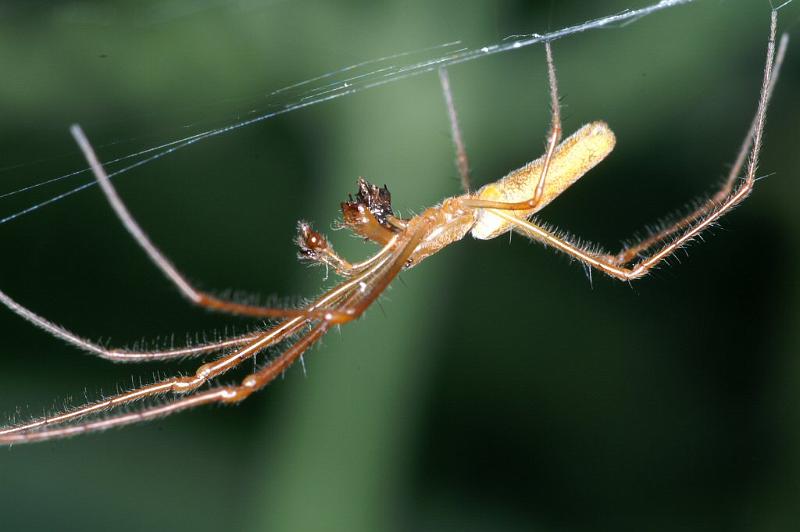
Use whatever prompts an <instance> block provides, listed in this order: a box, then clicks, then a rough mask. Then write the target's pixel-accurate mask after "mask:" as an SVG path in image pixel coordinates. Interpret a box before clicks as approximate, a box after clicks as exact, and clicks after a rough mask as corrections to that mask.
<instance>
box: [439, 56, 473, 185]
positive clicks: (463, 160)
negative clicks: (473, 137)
mask: <svg viewBox="0 0 800 532" xmlns="http://www.w3.org/2000/svg"><path fill="white" fill-rule="evenodd" d="M439 82H440V83H441V85H442V94H443V95H444V103H445V106H446V107H447V118H448V120H449V121H450V135H451V137H452V139H453V145H454V147H455V150H456V168H458V175H459V176H460V177H461V188H462V190H463V191H464V192H467V193H468V192H469V189H470V175H469V159H467V149H466V147H465V146H464V136H463V135H462V134H461V127H459V125H458V114H457V113H456V105H455V103H454V102H453V91H452V90H451V89H450V76H449V75H448V73H447V68H446V67H440V68H439Z"/></svg>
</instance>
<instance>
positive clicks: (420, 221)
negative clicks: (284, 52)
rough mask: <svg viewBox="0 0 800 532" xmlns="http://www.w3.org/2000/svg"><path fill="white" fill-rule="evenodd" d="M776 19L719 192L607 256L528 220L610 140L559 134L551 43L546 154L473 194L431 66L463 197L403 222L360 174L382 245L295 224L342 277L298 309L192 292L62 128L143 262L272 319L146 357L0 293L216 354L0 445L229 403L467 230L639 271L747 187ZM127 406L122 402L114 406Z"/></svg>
mask: <svg viewBox="0 0 800 532" xmlns="http://www.w3.org/2000/svg"><path fill="white" fill-rule="evenodd" d="M776 26H777V10H773V12H772V18H771V25H770V33H769V40H768V45H767V56H766V64H765V67H764V77H763V81H762V85H761V91H760V97H759V100H758V106H757V110H756V114H755V117H754V119H753V122H752V125H751V127H750V130H749V131H748V133H747V135H746V136H745V139H744V141H743V144H742V146H741V148H740V150H739V154H738V156H737V158H736V161H735V163H734V165H733V167H732V169H731V171H730V173H729V175H728V177H727V179H726V181H725V182H724V184H723V185H722V187H721V188H720V189H719V190H718V191H717V192H716V193H715V194H714V195H713V196H712V197H710V198H709V199H707V200H706V201H704V202H702V203H701V204H700V205H699V206H698V207H697V208H696V209H694V210H693V211H692V212H691V213H690V214H688V215H686V216H684V217H683V218H681V219H680V220H678V221H676V222H674V223H672V224H670V225H668V226H665V227H663V228H661V229H660V230H657V231H656V232H654V233H653V234H651V235H650V236H647V237H646V238H644V239H642V240H640V241H639V242H636V243H634V244H631V245H628V246H626V247H624V248H623V249H622V250H621V251H619V252H618V253H616V254H609V253H606V252H604V251H601V250H600V248H599V247H597V246H593V245H580V244H577V243H576V240H575V239H573V238H572V237H570V236H568V235H567V234H565V233H563V232H560V231H554V230H552V229H549V228H547V227H544V226H542V225H540V224H537V223H534V222H532V221H530V220H529V219H530V217H531V216H532V215H533V214H534V213H536V212H538V211H539V210H541V209H542V208H544V207H545V206H546V205H547V204H548V203H550V202H551V201H552V200H553V199H555V198H556V197H557V196H558V195H559V194H561V193H562V192H563V191H564V190H566V189H567V188H568V187H569V186H570V185H572V184H573V183H574V182H575V181H577V180H578V179H579V178H580V177H582V176H583V175H584V174H585V173H586V172H588V171H589V170H590V169H592V168H593V167H594V166H595V165H597V164H598V163H599V162H600V161H602V160H603V159H604V158H605V157H606V156H607V155H608V154H609V153H610V152H611V151H612V149H613V148H614V144H615V142H616V139H615V137H614V134H613V133H612V131H611V130H610V129H609V127H608V126H607V125H606V124H605V123H604V122H591V123H589V124H586V125H584V126H583V127H581V128H580V129H579V130H578V131H577V132H576V133H574V134H573V135H572V136H570V137H568V138H567V139H566V140H564V141H563V142H562V141H561V119H560V113H559V100H558V87H557V81H556V74H555V67H554V63H553V56H552V51H551V47H550V43H549V42H546V43H545V53H546V58H547V70H548V79H549V84H550V98H551V102H550V104H551V113H552V114H551V124H550V130H549V133H548V136H547V143H546V151H545V154H544V155H543V156H542V157H541V158H539V159H537V160H535V161H533V162H531V163H529V164H527V165H526V166H524V167H522V168H520V169H518V170H514V171H513V172H511V173H510V174H508V175H506V176H505V177H503V178H502V179H500V180H499V181H497V182H495V183H491V184H489V185H486V186H484V187H482V188H480V189H479V190H477V191H476V192H470V191H469V184H470V178H469V171H468V162H467V156H466V152H465V149H464V144H463V142H462V140H461V134H460V130H459V127H458V121H457V118H456V112H455V107H454V104H453V100H452V96H451V91H450V84H449V80H448V76H447V72H446V70H444V69H441V70H440V71H439V74H440V80H441V84H442V89H443V92H444V96H445V103H446V107H447V111H448V115H449V120H450V125H451V129H452V134H453V141H454V144H455V148H456V155H457V159H456V160H457V166H458V170H459V173H460V175H461V180H462V186H463V187H464V189H465V193H464V194H463V195H461V196H457V197H453V198H448V199H446V200H444V201H443V202H442V203H441V204H439V205H436V206H434V207H431V208H429V209H427V210H425V211H424V212H422V213H421V214H419V215H417V216H414V217H413V218H410V219H403V218H400V217H398V216H396V215H395V213H394V212H393V210H392V206H391V197H390V194H389V191H388V189H387V188H386V187H383V188H379V187H376V186H373V185H371V184H369V183H368V182H367V181H365V180H364V179H359V180H358V191H357V194H356V197H355V198H352V197H351V198H350V200H349V201H346V202H343V203H342V204H341V207H342V214H343V219H344V225H345V226H346V227H348V228H349V229H351V230H352V231H353V232H354V233H355V234H357V235H359V236H360V237H363V238H364V239H366V240H371V241H373V242H375V243H377V244H378V245H380V246H381V249H380V250H379V251H378V252H377V253H376V254H375V255H373V256H372V257H371V258H369V259H367V260H365V261H363V262H359V263H350V262H348V261H346V260H345V259H343V258H342V257H340V256H339V255H338V254H337V253H336V252H335V251H334V250H333V248H332V247H331V245H330V243H329V242H328V240H327V239H326V238H325V237H324V236H323V235H322V234H320V233H318V232H316V231H314V230H313V229H312V228H311V227H310V226H309V225H308V224H307V223H304V222H300V224H299V225H298V235H297V239H296V242H297V244H298V246H299V248H300V254H299V256H300V258H301V259H302V260H306V261H311V262H314V263H318V264H323V265H325V266H327V267H330V268H333V269H334V270H335V271H336V273H337V274H338V275H339V276H341V277H342V278H343V281H342V282H341V283H340V284H338V285H336V286H335V287H333V288H332V289H330V290H328V291H327V292H325V293H323V294H322V295H321V296H319V297H318V298H317V299H316V300H314V301H313V302H311V303H310V304H308V305H306V306H304V307H302V308H296V309H283V308H270V307H261V306H253V305H248V304H242V303H237V302H233V301H228V300H224V299H220V298H217V297H214V296H212V295H209V294H206V293H204V292H201V291H199V290H197V289H196V288H194V287H193V286H192V285H191V284H190V283H189V282H188V281H187V280H186V277H184V275H183V274H182V273H180V272H179V271H178V270H177V269H176V268H175V266H173V265H172V263H171V262H170V261H169V260H168V259H167V258H166V257H165V256H164V255H163V254H162V253H161V251H160V250H159V249H158V248H157V247H156V246H155V245H154V244H153V243H152V242H151V241H150V239H149V238H148V237H147V235H146V234H145V233H144V232H143V231H142V229H141V228H140V227H139V225H138V223H137V222H136V221H135V220H134V218H133V216H132V215H131V214H130V213H129V212H128V210H127V208H126V207H125V205H124V204H123V202H122V200H121V199H120V198H119V196H118V195H117V193H116V191H115V189H114V187H113V185H112V184H111V182H110V181H109V179H108V177H107V175H106V173H105V171H104V170H103V168H102V166H101V164H100V163H99V161H98V159H97V157H96V155H95V153H94V151H93V149H92V147H91V145H90V144H89V141H88V140H87V139H86V137H85V136H84V134H83V131H82V130H81V129H80V128H79V127H78V126H73V127H72V130H71V131H72V134H73V136H74V137H75V139H76V141H77V143H78V144H79V146H80V148H81V149H82V151H83V153H84V155H85V157H86V159H87V161H88V162H89V165H90V166H91V168H92V170H93V172H94V175H95V177H96V179H97V181H98V183H99V185H100V186H101V188H102V190H103V192H104V193H105V195H106V198H107V199H108V201H109V203H110V204H111V207H112V208H113V209H114V211H115V212H116V215H117V216H118V217H119V219H120V221H121V222H122V223H123V225H124V226H125V228H126V229H127V230H128V232H130V234H131V235H132V236H133V238H134V239H135V240H136V242H137V243H138V244H139V245H140V246H141V247H142V248H143V249H144V251H145V252H146V253H147V255H148V256H149V258H150V259H151V260H152V261H153V263H154V264H155V265H156V266H157V267H158V268H159V269H160V270H161V271H162V273H163V274H164V275H165V276H166V277H167V278H168V279H169V280H170V281H171V282H172V283H173V284H174V285H175V286H176V287H177V288H178V290H179V291H180V292H181V293H182V294H183V295H184V296H185V297H187V298H188V299H189V300H190V301H191V302H192V303H194V304H196V305H199V306H201V307H205V308H209V309H213V310H218V311H222V312H227V313H231V314H237V315H244V316H250V317H257V318H269V319H274V320H277V321H276V322H275V323H274V324H273V325H271V326H270V327H268V328H266V329H264V330H261V331H258V332H254V333H250V334H246V335H243V336H238V337H234V338H228V339H225V340H220V341H216V342H211V343H207V344H203V345H197V346H189V347H184V348H177V349H170V350H166V351H151V352H137V351H131V350H123V349H107V348H105V347H102V346H100V345H98V344H96V343H94V342H91V341H89V340H86V339H84V338H82V337H80V336H77V335H75V334H73V333H72V332H70V331H68V330H66V329H64V328H62V327H60V326H59V325H56V324H55V323H53V322H51V321H48V320H47V319H45V318H43V317H41V316H39V315H37V314H35V313H34V312H32V311H31V310H28V309H27V308H25V307H23V306H22V305H20V304H19V303H17V302H16V301H14V300H13V299H11V298H10V297H9V296H7V295H6V294H5V293H3V292H0V302H2V303H3V304H4V305H5V306H6V307H8V308H9V309H10V310H12V311H13V312H15V313H16V314H18V315H19V316H21V317H22V318H24V319H26V320H27V321H29V322H31V323H33V324H34V325H36V326H38V327H40V328H42V329H44V330H45V331H47V332H48V333H50V334H52V335H53V336H55V337H58V338H60V339H62V340H64V341H66V342H68V343H71V344H73V345H75V346H77V347H79V348H81V349H83V350H85V351H88V352H90V353H92V354H94V355H97V356H99V357H101V358H105V359H108V360H113V361H117V362H139V361H157V360H169V359H175V358H184V357H191V356H203V355H210V354H214V353H221V355H220V356H218V357H217V358H215V359H214V360H212V361H210V362H208V363H205V364H203V365H201V366H200V367H199V368H198V369H197V370H196V371H195V372H194V374H192V375H188V376H176V377H172V378H167V379H164V380H161V381H158V382H155V383H152V384H148V385H144V386H140V387H138V388H134V389H132V390H129V391H126V392H123V393H119V394H117V395H114V396H112V397H109V398H106V399H103V400H100V401H97V402H94V403H86V404H84V405H83V406H79V407H77V408H75V409H72V410H67V411H63V412H60V413H57V414H53V415H50V416H47V417H43V418H40V419H36V420H32V421H29V422H26V423H23V424H19V425H14V426H7V427H3V428H0V443H2V444H14V443H26V442H34V441H43V440H52V439H57V438H62V437H67V436H73V435H77V434H82V433H87V432H95V431H100V430H105V429H109V428H112V427H119V426H123V425H127V424H131V423H138V422H142V421H146V420H149V419H153V418H157V417H161V416H166V415H169V414H174V413H176V412H180V411H182V410H187V409H189V408H194V407H196V406H199V405H204V404H212V403H222V404H232V403H238V402H240V401H242V400H244V399H246V398H247V397H249V396H250V394H252V393H253V392H256V391H258V390H260V389H261V388H264V387H265V386H267V385H268V384H269V383H270V382H272V381H273V380H274V379H275V378H276V377H277V376H279V375H281V374H282V373H283V372H284V371H285V370H286V369H287V368H288V367H289V366H290V365H292V363H294V362H295V361H296V360H297V359H298V358H300V357H301V356H302V355H303V353H305V352H306V351H307V350H308V349H309V348H310V347H311V346H312V345H314V344H315V343H316V342H317V341H319V339H320V338H322V337H323V336H324V335H325V333H326V332H328V331H329V330H330V329H331V328H332V327H334V326H336V325H341V324H344V323H347V322H350V321H353V320H355V319H357V318H358V317H359V316H360V315H361V314H362V313H363V312H364V311H365V310H366V309H367V308H368V307H369V306H370V305H371V304H372V303H373V302H374V301H375V300H376V299H377V298H378V297H379V296H380V294H381V293H382V292H383V291H384V290H385V289H386V287H387V286H388V285H389V283H390V282H391V281H392V280H393V279H394V278H395V277H396V276H397V274H398V273H400V271H402V270H404V269H409V268H412V267H414V266H416V265H417V264H419V263H420V262H422V261H423V260H424V259H426V258H427V257H429V256H431V255H433V254H435V253H437V252H438V251H440V250H441V249H443V248H445V247H446V246H448V245H450V244H452V243H453V242H456V241H458V240H461V239H462V238H463V237H465V236H466V235H467V234H472V236H473V237H474V238H477V239H490V238H494V237H496V236H499V235H501V234H505V233H507V232H509V231H514V232H517V233H520V234H522V235H525V236H527V237H528V238H530V239H532V240H535V241H537V242H541V243H543V244H545V245H547V246H551V247H553V248H555V249H557V250H559V251H561V252H563V253H566V254H567V255H569V256H571V257H573V258H575V259H577V260H579V261H581V262H582V263H584V264H585V265H587V266H588V267H591V268H596V269H598V270H600V271H602V272H604V273H606V274H608V275H610V276H612V277H614V278H617V279H620V280H623V281H630V280H633V279H638V278H640V277H643V276H644V275H646V274H647V273H648V272H649V271H650V270H651V269H653V268H654V267H655V266H656V265H658V264H659V263H660V262H661V261H663V260H664V259H665V258H667V257H669V256H670V255H672V254H673V253H675V252H676V251H677V250H678V249H680V248H681V247H683V246H684V245H686V244H688V243H689V242H690V241H692V240H693V239H694V238H696V237H697V236H698V235H700V234H701V233H702V232H703V231H705V230H706V229H707V228H709V227H710V226H711V225H713V224H714V223H715V222H716V221H717V220H719V219H720V217H722V216H723V215H724V214H725V213H727V212H728V211H730V210H731V209H733V208H734V207H735V206H736V205H738V204H739V203H741V202H742V201H743V200H744V199H745V198H746V197H747V196H748V195H749V194H750V192H751V191H752V189H753V184H754V183H755V180H756V169H757V166H758V158H759V153H760V150H761V144H762V136H763V131H764V123H765V119H766V111H767V104H768V102H769V100H770V96H771V95H772V92H773V89H774V88H775V84H776V81H777V78H778V71H779V70H780V65H781V63H782V61H783V57H784V55H785V52H786V47H787V43H788V37H787V36H786V35H784V36H783V37H782V39H781V42H780V45H779V47H778V50H777V53H776V50H775V33H776ZM748 154H749V157H748ZM743 168H745V172H744V176H743V177H741V178H740V175H739V173H740V171H741V170H742V169H743ZM267 348H273V349H275V348H277V353H278V354H277V355H276V356H274V357H273V358H272V359H271V360H269V361H268V362H267V363H266V364H265V365H264V366H263V367H261V368H260V369H257V370H256V371H255V372H254V373H252V374H250V375H248V376H247V377H245V378H244V379H243V380H242V381H241V382H240V384H238V385H217V386H213V387H210V388H208V389H205V390H200V388H201V387H202V386H203V385H205V384H206V383H209V382H211V381H212V379H215V378H216V377H219V376H220V375H222V374H224V373H226V372H227V371H229V370H231V369H233V368H235V367H237V366H239V365H240V364H241V363H242V362H244V361H246V360H251V359H253V357H255V356H256V355H257V354H258V353H260V352H262V351H264V350H266V349H267ZM157 397H161V398H166V399H165V400H164V401H161V402H158V403H153V402H150V403H148V402H140V401H142V400H146V399H153V398H157ZM125 405H128V406H129V409H126V411H124V412H118V411H116V410H118V409H119V408H120V407H123V406H125ZM109 411H110V412H111V413H110V414H108V412H109Z"/></svg>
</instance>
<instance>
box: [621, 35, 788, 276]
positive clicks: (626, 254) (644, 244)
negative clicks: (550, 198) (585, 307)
mask: <svg viewBox="0 0 800 532" xmlns="http://www.w3.org/2000/svg"><path fill="white" fill-rule="evenodd" d="M788 44H789V38H788V35H785V34H784V35H783V36H782V37H781V41H780V43H779V45H778V51H777V53H776V55H775V66H774V67H773V74H772V77H771V78H770V82H769V86H768V88H767V91H766V93H765V96H766V99H767V100H769V99H770V98H771V97H772V91H773V90H775V85H776V84H777V82H778V73H779V72H780V70H781V65H783V59H784V57H785V56H786V49H787V46H788ZM758 118H759V117H758V115H756V116H755V117H754V118H753V121H752V123H751V124H750V130H749V132H748V133H747V136H746V137H745V138H744V142H742V145H741V147H740V148H739V153H738V154H737V156H736V161H735V162H734V163H733V166H732V167H731V169H730V172H729V173H728V176H727V177H726V178H725V181H724V182H723V183H722V186H721V187H720V188H719V190H717V192H716V193H714V195H713V196H712V197H710V198H708V199H707V200H706V201H704V202H702V203H701V204H700V205H699V206H698V207H697V208H696V209H694V210H693V211H692V212H691V213H689V214H687V215H686V216H684V217H682V218H681V219H680V220H678V221H676V222H673V223H672V224H670V225H669V226H667V227H664V228H663V229H661V230H660V231H657V232H654V233H653V234H651V235H649V236H648V237H646V238H644V239H642V240H641V241H639V242H637V243H635V244H631V245H629V246H626V247H625V249H623V250H622V251H620V253H619V254H618V255H617V257H616V258H617V261H618V262H619V264H627V263H629V262H631V261H632V260H634V259H635V258H637V257H639V256H641V255H642V254H643V253H644V252H645V251H647V250H648V249H650V248H652V247H653V246H655V245H656V244H658V243H659V242H663V241H664V240H665V239H667V238H669V237H670V236H672V235H674V234H675V233H677V232H678V231H681V230H684V229H686V227H688V226H689V225H691V224H692V223H693V222H694V221H696V220H697V219H698V218H700V217H701V216H703V215H704V214H707V213H708V212H710V211H712V210H714V209H715V208H716V207H718V206H719V205H720V204H721V203H722V202H723V201H724V200H725V198H727V197H728V195H730V193H731V191H732V190H733V187H734V185H735V184H736V181H737V180H738V179H739V172H741V170H742V167H743V166H744V163H745V161H746V159H747V154H748V153H749V151H748V150H749V149H750V145H751V143H752V142H753V137H754V136H755V132H756V128H757V127H758Z"/></svg>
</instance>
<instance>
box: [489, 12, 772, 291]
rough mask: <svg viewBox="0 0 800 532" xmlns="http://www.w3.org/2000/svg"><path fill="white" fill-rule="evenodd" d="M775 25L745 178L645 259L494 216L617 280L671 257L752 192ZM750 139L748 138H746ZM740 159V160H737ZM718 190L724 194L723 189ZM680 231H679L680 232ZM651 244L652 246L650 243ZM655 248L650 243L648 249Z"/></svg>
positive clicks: (685, 221) (691, 217)
mask: <svg viewBox="0 0 800 532" xmlns="http://www.w3.org/2000/svg"><path fill="white" fill-rule="evenodd" d="M776 26H777V12H776V11H773V12H772V20H771V26H770V37H769V41H768V45H767V60H766V65H765V67H764V78H763V80H762V84H761V93H760V97H759V101H758V109H757V111H756V115H755V119H754V121H753V122H754V125H755V127H754V128H752V130H751V131H752V134H751V132H750V131H748V137H747V138H746V139H745V142H744V144H743V145H744V146H745V147H747V146H751V147H750V153H749V158H748V163H747V169H746V171H745V177H744V179H743V180H742V181H741V183H740V184H739V186H738V187H737V188H735V189H733V190H732V191H730V192H729V193H728V194H727V195H726V196H725V197H724V199H723V200H722V201H720V202H719V203H717V204H714V205H712V206H709V207H708V208H707V210H706V211H705V212H700V213H699V214H695V215H691V214H690V215H689V216H688V217H687V218H684V219H682V220H679V221H678V222H677V223H676V224H675V225H674V227H676V229H675V231H674V233H675V236H673V238H672V240H669V241H667V242H660V247H657V248H656V250H655V251H653V252H652V253H650V254H648V255H647V256H646V257H644V258H641V259H639V260H638V261H636V262H633V263H632V264H629V265H628V264H627V263H626V262H623V261H624V260H625V259H626V257H627V256H628V255H629V254H628V252H627V250H628V249H634V248H635V247H636V246H632V247H631V248H627V249H623V250H622V251H620V252H619V253H618V254H616V255H608V254H604V253H601V252H597V251H593V250H592V248H591V247H587V246H579V245H576V244H574V243H573V242H571V241H570V239H569V238H565V237H563V236H560V235H558V234H556V233H555V232H553V231H550V230H548V229H545V228H543V227H540V226H538V225H536V224H534V223H531V222H528V221H526V220H521V219H519V218H517V217H515V216H513V215H512V214H511V213H509V212H507V211H501V210H495V211H494V212H495V213H497V215H498V216H500V217H501V218H503V219H505V220H507V221H509V222H511V223H512V224H513V227H514V230H515V231H517V232H519V233H521V234H524V235H525V236H528V237H530V238H532V239H534V240H538V241H540V242H542V243H544V244H547V245H549V246H552V247H554V248H556V249H558V250H560V251H563V252H564V253H567V254H568V255H570V256H572V257H574V258H576V259H578V260H580V261H581V262H583V263H584V264H587V265H589V266H592V267H594V268H597V269H599V270H601V271H603V272H605V273H607V274H608V275H611V276H612V277H616V278H617V279H620V280H624V281H629V280H632V279H637V278H639V277H643V276H644V275H646V274H647V273H648V272H649V271H650V270H651V269H652V268H653V267H655V266H656V265H657V264H658V263H660V262H661V261H663V260H664V259H666V258H667V257H669V256H671V255H672V254H674V253H675V252H676V251H677V250H678V249H680V248H681V247H683V246H684V245H686V244H688V243H689V242H691V241H692V240H693V239H695V238H696V237H697V236H699V235H700V234H701V233H702V232H703V231H705V230H706V229H708V228H709V227H711V226H712V225H713V224H714V223H716V222H717V220H719V219H720V218H721V217H722V216H723V215H725V214H726V213H727V212H729V211H730V210H731V209H733V208H734V207H735V206H736V205H738V204H739V203H741V202H742V201H743V200H744V199H745V198H747V196H749V195H750V192H751V191H752V190H753V185H754V184H755V174H756V170H757V168H758V159H759V154H760V152H761V143H762V138H763V133H764V123H765V120H766V113H767V106H768V104H769V100H770V96H771V95H772V89H773V87H774V82H775V80H777V76H778V67H780V63H776V62H775V31H776ZM787 44H788V37H787V36H786V35H783V36H782V38H781V43H780V50H779V54H778V56H779V58H780V59H782V54H783V53H785V47H786V46H787ZM751 136H752V139H750V137H751ZM741 158H742V159H744V157H741ZM722 191H725V187H724V186H723V188H722ZM681 228H682V229H681ZM654 244H655V243H654ZM653 247H655V245H653V244H651V245H649V246H648V249H651V248H653Z"/></svg>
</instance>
